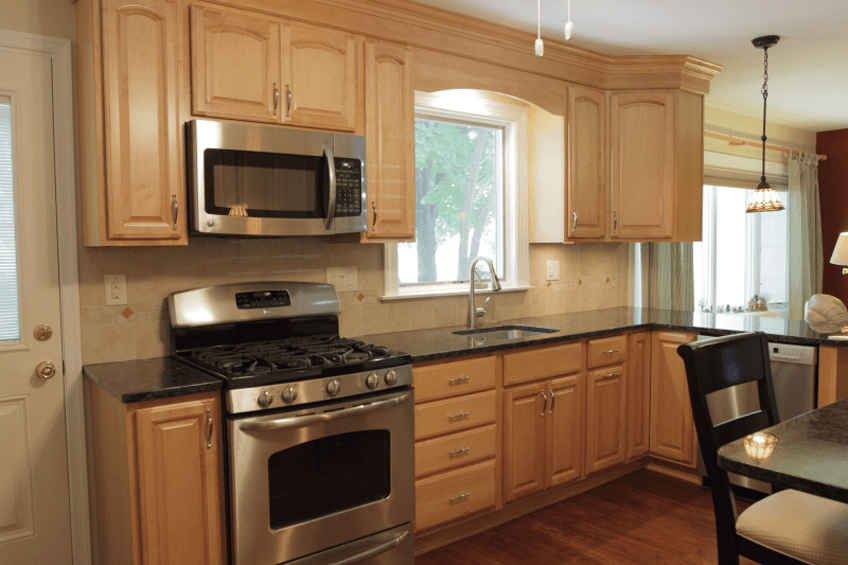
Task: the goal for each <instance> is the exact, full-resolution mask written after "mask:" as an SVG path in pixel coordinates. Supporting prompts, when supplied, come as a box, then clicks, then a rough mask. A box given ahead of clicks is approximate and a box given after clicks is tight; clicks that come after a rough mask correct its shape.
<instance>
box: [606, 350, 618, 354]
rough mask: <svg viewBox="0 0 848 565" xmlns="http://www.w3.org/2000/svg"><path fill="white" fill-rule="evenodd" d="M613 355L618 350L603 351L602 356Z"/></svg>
mask: <svg viewBox="0 0 848 565" xmlns="http://www.w3.org/2000/svg"><path fill="white" fill-rule="evenodd" d="M613 353H618V349H608V350H606V351H604V355H612V354H613Z"/></svg>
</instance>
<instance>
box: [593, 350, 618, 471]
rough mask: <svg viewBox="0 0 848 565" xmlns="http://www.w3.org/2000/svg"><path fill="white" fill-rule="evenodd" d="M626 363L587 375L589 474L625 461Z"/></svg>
mask: <svg viewBox="0 0 848 565" xmlns="http://www.w3.org/2000/svg"><path fill="white" fill-rule="evenodd" d="M626 383H627V380H626V378H625V371H624V366H623V365H613V366H611V367H605V368H603V369H600V370H597V371H591V372H589V373H588V374H587V375H586V474H587V475H589V474H591V473H594V472H597V471H600V470H602V469H607V468H609V467H612V466H614V465H618V464H620V463H624V457H625V425H624V422H625V392H626V389H625V386H626Z"/></svg>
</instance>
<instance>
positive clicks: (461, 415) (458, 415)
mask: <svg viewBox="0 0 848 565" xmlns="http://www.w3.org/2000/svg"><path fill="white" fill-rule="evenodd" d="M470 415H471V412H460V413H459V414H453V415H452V416H448V420H456V419H457V418H465V417H466V416H470Z"/></svg>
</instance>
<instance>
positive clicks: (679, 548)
mask: <svg viewBox="0 0 848 565" xmlns="http://www.w3.org/2000/svg"><path fill="white" fill-rule="evenodd" d="M745 506H747V505H746V504H745V503H741V502H740V504H739V511H740V512H741V511H742V509H743V508H744V507H745ZM666 563H667V564H674V565H714V564H715V563H716V541H715V519H714V514H713V506H712V498H711V496H710V493H709V491H708V490H705V489H702V488H701V487H699V486H698V485H694V484H692V483H687V482H685V481H682V480H680V479H675V478H672V477H668V476H666V475H662V474H659V473H656V472H653V471H647V470H641V471H638V472H636V473H633V474H631V475H627V476H625V477H622V478H620V479H617V480H615V481H612V482H610V483H607V484H605V485H602V486H600V487H598V488H595V489H593V490H591V491H589V492H586V493H583V494H580V495H578V496H575V497H573V498H570V499H568V500H564V501H562V502H559V503H557V504H554V505H552V506H548V507H547V508H543V509H542V510H538V511H536V512H533V513H531V514H527V515H526V516H523V517H521V518H518V519H516V520H513V521H511V522H508V523H506V524H502V525H500V526H498V527H496V528H492V529H491V530H487V531H485V532H482V533H480V534H477V535H475V536H472V537H470V538H466V539H464V540H460V541H458V542H455V543H453V544H450V545H447V546H444V547H441V548H439V549H435V550H433V551H430V552H428V553H425V554H424V555H419V556H418V557H416V558H415V565H525V564H526V565H565V564H568V565H630V564H633V565H645V564H651V565H655V564H666ZM752 563H754V562H753V561H749V560H747V559H744V558H743V559H742V560H741V565H749V564H752Z"/></svg>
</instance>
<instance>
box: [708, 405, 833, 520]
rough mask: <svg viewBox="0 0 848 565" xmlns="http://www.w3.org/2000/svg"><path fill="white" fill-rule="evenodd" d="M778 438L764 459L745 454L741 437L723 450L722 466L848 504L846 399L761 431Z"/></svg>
mask: <svg viewBox="0 0 848 565" xmlns="http://www.w3.org/2000/svg"><path fill="white" fill-rule="evenodd" d="M763 432H765V433H769V434H771V435H773V436H775V437H776V438H777V445H776V446H775V448H774V451H773V452H772V453H771V455H769V456H768V457H766V458H765V459H762V460H756V459H754V458H753V457H751V456H749V455H748V454H747V452H746V451H745V446H744V444H743V441H744V438H743V439H739V440H736V441H734V442H732V443H728V444H727V445H724V446H722V447H721V448H719V450H718V462H719V465H721V467H722V468H724V469H725V470H727V471H730V472H732V473H736V474H738V475H745V476H746V477H751V478H754V479H758V480H761V481H765V482H768V483H772V484H774V485H778V486H781V487H786V488H791V489H795V490H800V491H804V492H808V493H810V494H815V495H818V496H822V497H825V498H831V499H833V500H839V501H841V502H846V503H848V398H845V399H842V400H839V401H837V402H834V403H833V404H829V405H827V406H824V407H822V408H819V409H817V410H813V411H812V412H807V413H806V414H802V415H801V416H798V417H797V418H793V419H791V420H787V421H785V422H781V423H780V424H777V425H776V426H772V427H770V428H767V429H765V430H763Z"/></svg>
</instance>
